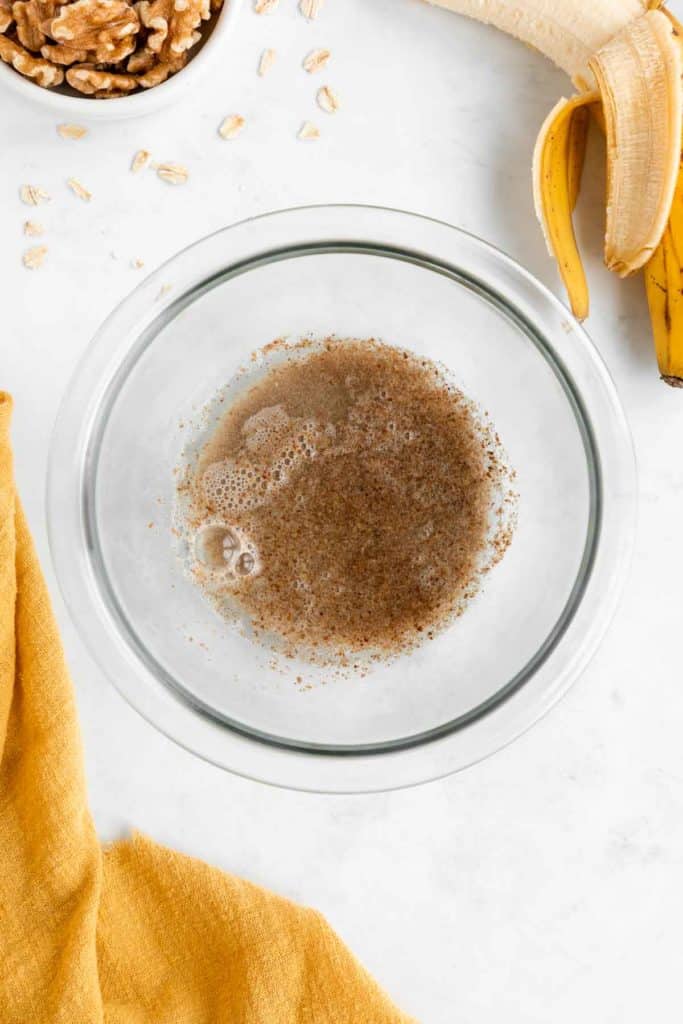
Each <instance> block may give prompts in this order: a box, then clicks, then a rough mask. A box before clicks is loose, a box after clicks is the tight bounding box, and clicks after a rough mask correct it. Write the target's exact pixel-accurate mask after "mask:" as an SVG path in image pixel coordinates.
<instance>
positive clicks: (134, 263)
mask: <svg viewBox="0 0 683 1024" xmlns="http://www.w3.org/2000/svg"><path fill="white" fill-rule="evenodd" d="M130 265H131V267H132V268H133V270H142V268H143V267H144V265H145V261H144V260H143V259H141V258H140V257H139V256H138V257H136V259H134V260H131V261H130Z"/></svg>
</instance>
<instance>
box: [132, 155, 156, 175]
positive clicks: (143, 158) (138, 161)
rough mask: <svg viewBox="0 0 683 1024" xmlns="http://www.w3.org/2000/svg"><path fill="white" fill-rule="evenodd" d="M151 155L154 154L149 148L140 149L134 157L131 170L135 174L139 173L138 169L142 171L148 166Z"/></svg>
mask: <svg viewBox="0 0 683 1024" xmlns="http://www.w3.org/2000/svg"><path fill="white" fill-rule="evenodd" d="M151 155H152V154H151V153H150V152H149V150H148V149H139V150H138V151H137V153H136V154H135V156H134V157H133V160H132V163H131V165H130V169H131V172H132V173H133V174H137V173H138V171H141V170H142V168H143V167H146V166H147V164H148V163H149V158H150V157H151Z"/></svg>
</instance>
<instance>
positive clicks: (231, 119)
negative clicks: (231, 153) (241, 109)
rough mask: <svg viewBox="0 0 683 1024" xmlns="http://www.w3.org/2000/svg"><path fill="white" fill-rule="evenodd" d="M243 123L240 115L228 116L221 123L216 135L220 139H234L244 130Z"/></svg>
mask: <svg viewBox="0 0 683 1024" xmlns="http://www.w3.org/2000/svg"><path fill="white" fill-rule="evenodd" d="M244 123H245V122H244V118H243V117H241V116H240V114H229V115H228V116H227V117H224V118H223V120H222V121H221V123H220V127H219V129H218V134H219V135H220V137H221V138H222V139H234V138H236V136H238V135H239V133H240V132H241V131H242V129H243V128H244Z"/></svg>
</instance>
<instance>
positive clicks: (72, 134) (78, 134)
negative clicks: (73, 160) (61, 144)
mask: <svg viewBox="0 0 683 1024" xmlns="http://www.w3.org/2000/svg"><path fill="white" fill-rule="evenodd" d="M57 131H58V132H59V134H60V135H61V136H62V138H63V139H82V138H84V137H85V136H86V135H87V134H88V129H87V128H83V126H82V125H80V124H58V125H57Z"/></svg>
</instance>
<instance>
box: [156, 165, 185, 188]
mask: <svg viewBox="0 0 683 1024" xmlns="http://www.w3.org/2000/svg"><path fill="white" fill-rule="evenodd" d="M156 171H157V174H158V176H159V177H160V178H161V180H162V181H165V182H167V183H168V184H169V185H184V184H185V182H186V181H187V179H188V178H189V177H190V172H189V171H188V170H187V168H186V167H183V165H182V164H159V165H158V166H157V169H156Z"/></svg>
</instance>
